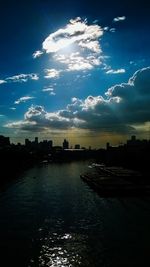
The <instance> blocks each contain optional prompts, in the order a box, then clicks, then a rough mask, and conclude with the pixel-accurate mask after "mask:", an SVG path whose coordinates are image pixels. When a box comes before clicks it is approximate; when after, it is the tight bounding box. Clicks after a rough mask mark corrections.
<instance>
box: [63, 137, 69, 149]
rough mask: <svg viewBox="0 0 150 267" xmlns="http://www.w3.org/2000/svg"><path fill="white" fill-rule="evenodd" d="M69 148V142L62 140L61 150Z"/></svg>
mask: <svg viewBox="0 0 150 267" xmlns="http://www.w3.org/2000/svg"><path fill="white" fill-rule="evenodd" d="M68 148H69V142H68V141H67V140H66V139H64V142H63V149H68Z"/></svg>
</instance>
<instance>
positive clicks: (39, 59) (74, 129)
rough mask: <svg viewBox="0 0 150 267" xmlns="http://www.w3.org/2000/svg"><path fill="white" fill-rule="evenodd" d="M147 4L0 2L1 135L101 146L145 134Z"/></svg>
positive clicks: (149, 48) (149, 69) (148, 112)
mask: <svg viewBox="0 0 150 267" xmlns="http://www.w3.org/2000/svg"><path fill="white" fill-rule="evenodd" d="M149 5H150V4H148V1H146V0H143V1H138V2H135V1H132V2H131V1H128V0H126V1H124V0H123V1H117V0H116V1H113V0H112V1H98V0H92V1H84V0H80V1H79V0H76V1H63V0H62V1H50V0H41V1H40V0H36V1H33V0H30V1H13V0H12V1H7V0H5V1H0V25H1V26H0V36H1V42H0V134H1V135H5V136H10V138H11V141H12V142H14V143H16V142H22V143H23V142H24V139H25V138H30V139H34V137H35V136H38V137H39V139H41V140H43V139H52V140H53V141H54V144H55V145H60V144H61V143H62V141H63V139H64V138H66V139H68V140H69V143H70V145H72V146H74V145H75V144H78V143H79V144H81V146H86V147H88V146H92V147H93V148H97V147H103V146H104V145H105V143H106V142H108V141H109V142H110V143H112V144H114V145H115V144H119V143H122V142H125V140H126V139H127V138H130V136H131V135H133V134H134V135H137V137H139V138H144V139H145V138H146V139H147V138H149V132H150V108H149V107H150V21H149V20H150V19H149V10H150V6H149Z"/></svg>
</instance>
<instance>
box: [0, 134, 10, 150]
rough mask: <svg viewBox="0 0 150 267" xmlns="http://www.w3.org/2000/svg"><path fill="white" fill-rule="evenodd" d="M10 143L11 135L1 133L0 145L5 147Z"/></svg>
mask: <svg viewBox="0 0 150 267" xmlns="http://www.w3.org/2000/svg"><path fill="white" fill-rule="evenodd" d="M9 145H10V140H9V137H5V136H3V135H0V147H5V146H9Z"/></svg>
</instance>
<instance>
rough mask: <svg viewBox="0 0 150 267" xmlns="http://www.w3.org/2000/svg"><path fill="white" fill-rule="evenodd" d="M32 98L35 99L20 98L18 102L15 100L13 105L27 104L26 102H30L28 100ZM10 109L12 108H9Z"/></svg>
mask: <svg viewBox="0 0 150 267" xmlns="http://www.w3.org/2000/svg"><path fill="white" fill-rule="evenodd" d="M33 98H35V97H33V96H23V97H20V98H19V99H18V100H16V101H15V102H14V104H17V105H18V104H20V103H25V102H27V101H28V100H30V99H33ZM11 109H12V108H11Z"/></svg>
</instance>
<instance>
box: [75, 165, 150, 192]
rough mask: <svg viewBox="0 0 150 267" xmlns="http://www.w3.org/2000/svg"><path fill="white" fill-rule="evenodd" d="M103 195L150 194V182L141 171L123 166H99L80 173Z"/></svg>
mask: <svg viewBox="0 0 150 267" xmlns="http://www.w3.org/2000/svg"><path fill="white" fill-rule="evenodd" d="M80 177H81V179H82V180H83V181H84V182H86V183H87V184H88V185H89V186H90V187H91V188H93V189H94V190H95V191H97V192H98V193H99V194H100V195H101V196H135V195H138V196H139V195H150V182H149V180H148V179H145V177H143V176H142V174H141V173H139V172H137V171H133V170H128V169H125V168H122V167H106V166H104V165H101V166H97V165H95V167H94V168H92V169H90V170H88V171H87V172H85V173H83V174H81V175H80Z"/></svg>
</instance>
